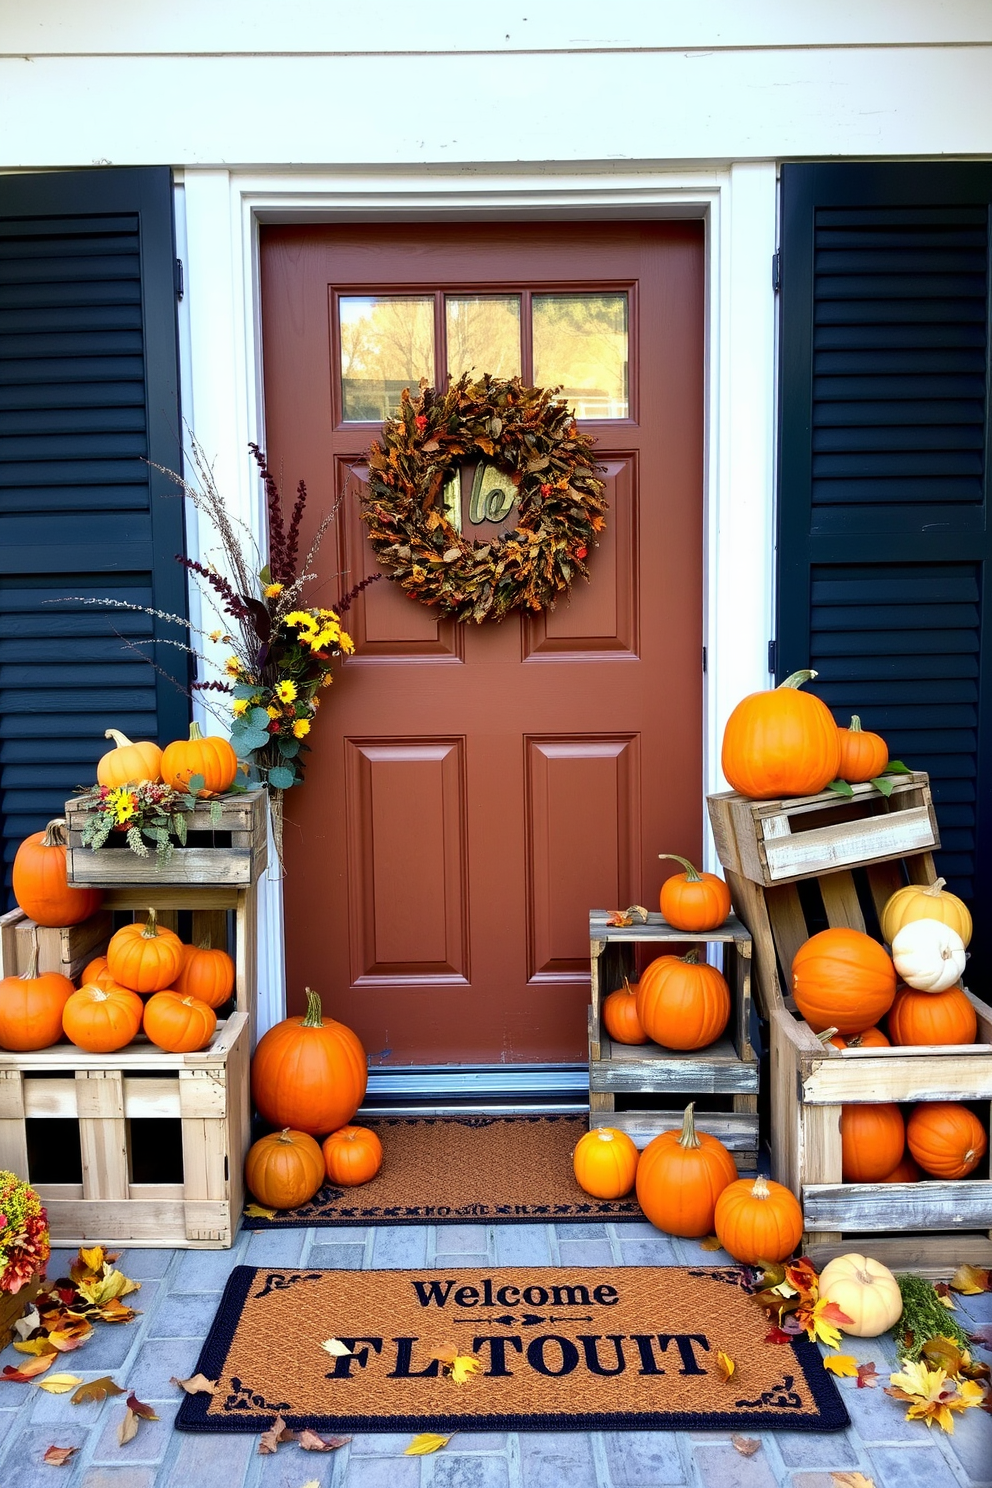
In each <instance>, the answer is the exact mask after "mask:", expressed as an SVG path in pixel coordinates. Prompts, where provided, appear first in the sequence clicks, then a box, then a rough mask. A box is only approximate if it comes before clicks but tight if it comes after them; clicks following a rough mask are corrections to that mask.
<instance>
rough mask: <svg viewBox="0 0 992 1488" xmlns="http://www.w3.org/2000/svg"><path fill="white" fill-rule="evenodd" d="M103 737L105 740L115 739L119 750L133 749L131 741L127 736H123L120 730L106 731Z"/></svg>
mask: <svg viewBox="0 0 992 1488" xmlns="http://www.w3.org/2000/svg"><path fill="white" fill-rule="evenodd" d="M103 737H104V738H105V739H113V741H114V744H115V745H116V746H117V748H118V749H130V747H131V740H130V739H129V738H128V736H127V734H122V733H121V731H120V729H104V731H103Z"/></svg>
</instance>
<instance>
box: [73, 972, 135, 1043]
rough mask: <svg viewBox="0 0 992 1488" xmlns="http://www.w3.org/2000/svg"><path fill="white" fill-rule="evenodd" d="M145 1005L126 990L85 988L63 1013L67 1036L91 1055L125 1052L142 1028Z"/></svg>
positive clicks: (117, 988)
mask: <svg viewBox="0 0 992 1488" xmlns="http://www.w3.org/2000/svg"><path fill="white" fill-rule="evenodd" d="M142 1011H143V1004H142V1001H141V998H140V997H139V996H138V995H137V993H136V992H129V991H128V989H127V988H126V987H97V986H83V987H80V989H79V991H78V992H73V994H72V996H71V997H70V998H69V1000H68V1001H67V1002H66V1005H65V1007H64V1009H63V1011H62V1027H63V1028H64V1029H65V1033H66V1037H67V1038H69V1039H71V1040H72V1042H73V1043H74V1044H76V1045H78V1047H79V1048H80V1049H86V1050H88V1052H89V1053H90V1054H113V1053H114V1051H115V1050H116V1049H123V1048H124V1046H125V1044H129V1043H130V1042H131V1040H132V1039H133V1038H134V1037H135V1036H136V1034H137V1032H138V1029H139V1028H140V1027H141V1014H142Z"/></svg>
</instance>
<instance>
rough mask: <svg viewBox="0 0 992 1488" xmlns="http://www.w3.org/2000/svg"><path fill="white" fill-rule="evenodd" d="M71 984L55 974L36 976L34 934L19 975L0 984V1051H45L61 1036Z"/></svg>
mask: <svg viewBox="0 0 992 1488" xmlns="http://www.w3.org/2000/svg"><path fill="white" fill-rule="evenodd" d="M74 990H75V989H74V988H73V985H72V983H71V982H70V980H69V978H68V977H66V976H63V975H62V973H61V972H58V971H45V972H42V974H41V976H39V975H38V932H37V931H35V932H34V934H33V935H32V942H31V956H30V959H29V960H28V969H27V971H26V972H25V973H24V975H23V976H8V977H4V979H3V981H2V982H0V1048H2V1049H12V1050H13V1051H14V1052H15V1053H27V1052H28V1051H29V1050H31V1049H47V1048H49V1047H50V1046H51V1045H52V1044H57V1043H58V1041H59V1039H60V1038H61V1037H62V1010H63V1008H64V1007H65V1005H66V1002H67V1001H68V1000H69V998H70V997H71V996H72V994H73V991H74Z"/></svg>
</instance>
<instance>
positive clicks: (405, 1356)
mask: <svg viewBox="0 0 992 1488" xmlns="http://www.w3.org/2000/svg"><path fill="white" fill-rule="evenodd" d="M767 1332H768V1321H767V1319H766V1318H765V1316H764V1314H763V1312H762V1311H761V1310H760V1308H758V1307H756V1306H755V1305H754V1303H753V1302H752V1301H750V1300H749V1298H748V1296H747V1295H746V1293H745V1292H744V1291H743V1290H742V1289H741V1287H740V1286H739V1284H738V1270H737V1268H736V1267H733V1266H731V1267H714V1268H712V1269H707V1268H689V1267H665V1268H660V1267H654V1266H651V1267H648V1266H641V1267H634V1266H630V1267H625V1266H616V1267H598V1266H597V1267H577V1268H575V1269H574V1270H573V1269H570V1268H567V1267H557V1268H556V1267H550V1266H519V1267H500V1268H492V1269H487V1270H474V1269H472V1270H469V1269H466V1270H464V1271H463V1270H458V1271H456V1272H455V1273H454V1274H446V1273H445V1272H443V1271H431V1272H420V1271H318V1270H314V1271H305V1270H296V1271H294V1270H268V1269H266V1268H264V1267H257V1268H256V1267H253V1266H238V1267H237V1268H236V1269H235V1271H233V1272H232V1274H231V1278H230V1280H229V1281H228V1284H227V1289H226V1290H225V1292H224V1295H223V1298H222V1300H221V1304H220V1307H219V1309H218V1312H217V1316H216V1318H215V1319H214V1322H213V1326H212V1328H211V1330H210V1334H209V1336H208V1338H207V1341H206V1343H205V1344H204V1346H203V1351H202V1353H201V1354H200V1358H199V1362H198V1363H197V1366H196V1367H197V1370H198V1371H199V1372H200V1373H201V1374H204V1375H206V1376H207V1378H208V1379H210V1380H216V1381H217V1389H216V1393H215V1394H213V1395H208V1394H199V1395H187V1396H185V1397H184V1399H183V1402H182V1405H181V1407H180V1410H179V1416H178V1419H177V1423H176V1424H177V1425H178V1426H180V1427H181V1428H182V1429H184V1430H187V1431H263V1430H266V1429H267V1428H268V1427H269V1426H270V1425H271V1424H272V1422H273V1420H274V1419H275V1417H276V1416H277V1415H281V1416H283V1417H284V1419H285V1420H286V1422H287V1424H288V1425H289V1426H291V1427H293V1428H294V1429H297V1430H302V1429H303V1428H305V1427H311V1428H312V1429H314V1430H317V1431H438V1432H450V1431H457V1430H476V1431H478V1430H483V1431H500V1430H518V1429H524V1430H527V1429H531V1430H551V1431H560V1430H562V1429H568V1430H571V1429H574V1430H580V1429H581V1430H591V1429H599V1428H651V1429H662V1430H667V1429H674V1428H680V1429H692V1430H708V1429H711V1428H716V1429H724V1430H726V1429H730V1430H737V1429H741V1430H743V1429H749V1430H755V1431H757V1430H766V1429H769V1428H771V1429H775V1428H781V1429H783V1430H787V1431H833V1430H836V1429H838V1428H840V1427H842V1426H846V1425H847V1424H848V1416H847V1412H846V1410H845V1409H844V1406H843V1404H842V1402H841V1399H840V1396H839V1394H838V1393H837V1389H836V1387H835V1385H834V1383H833V1381H832V1380H831V1379H830V1377H829V1375H828V1374H827V1372H826V1371H825V1369H824V1367H823V1362H822V1360H821V1358H820V1355H819V1352H818V1351H817V1349H816V1347H815V1346H814V1345H813V1344H812V1343H810V1342H809V1340H808V1339H807V1338H805V1337H803V1338H800V1339H796V1340H794V1341H793V1342H792V1343H789V1344H773V1343H766V1342H765V1341H764V1339H765V1335H766V1334H767ZM330 1339H337V1340H339V1342H340V1343H342V1344H344V1346H345V1348H347V1349H350V1350H351V1352H350V1353H348V1354H342V1355H340V1356H339V1357H332V1356H331V1354H329V1353H328V1352H327V1351H326V1350H325V1349H324V1348H323V1347H322V1345H323V1344H324V1343H325V1342H327V1341H328V1340H330ZM452 1345H453V1346H454V1350H455V1352H456V1353H458V1354H460V1355H465V1354H474V1355H475V1356H476V1357H477V1358H478V1360H479V1361H480V1363H481V1366H482V1367H481V1371H478V1372H475V1373H474V1374H473V1375H472V1377H471V1378H470V1379H469V1380H468V1381H467V1382H465V1383H456V1382H455V1380H454V1379H453V1378H452V1377H451V1375H450V1374H449V1373H448V1372H447V1371H446V1370H445V1368H443V1367H442V1365H441V1363H440V1362H439V1361H438V1360H437V1359H432V1355H433V1354H435V1353H445V1352H446V1351H447V1352H450V1350H451V1347H452ZM721 1353H722V1354H723V1355H725V1356H726V1359H729V1360H731V1361H732V1362H733V1365H734V1368H733V1371H732V1372H731V1373H730V1375H729V1378H725V1375H726V1373H727V1372H728V1371H727V1366H726V1361H724V1369H723V1371H722V1372H721V1369H720V1367H719V1363H718V1354H721Z"/></svg>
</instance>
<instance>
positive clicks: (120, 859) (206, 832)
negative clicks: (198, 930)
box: [65, 790, 268, 888]
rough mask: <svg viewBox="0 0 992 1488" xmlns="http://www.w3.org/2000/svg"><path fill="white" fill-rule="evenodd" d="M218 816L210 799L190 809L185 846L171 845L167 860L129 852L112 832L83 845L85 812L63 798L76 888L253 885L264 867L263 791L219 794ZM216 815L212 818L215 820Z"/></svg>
mask: <svg viewBox="0 0 992 1488" xmlns="http://www.w3.org/2000/svg"><path fill="white" fill-rule="evenodd" d="M217 804H218V805H219V807H220V811H219V814H216V813H214V814H212V811H211V803H210V802H209V801H198V802H197V804H196V807H195V808H194V810H193V812H192V821H190V824H189V831H188V834H187V840H186V846H185V847H176V848H175V849H174V851H173V853H172V856H171V858H170V859H169V861H168V862H167V863H160V862H159V860H158V859H157V858H156V856H155V853H154V852H153V851H150V852H149V856H148V857H147V858H139V857H138V856H137V854H136V853H133V852H131V850H130V848H129V847H128V846H127V843H126V842H125V840H124V835H123V834H122V833H121V834H117V833H113V832H112V833H111V834H110V837H109V839H108V840H107V842H106V844H105V845H104V846H103V847H101V848H100V849H99V850H98V851H97V852H94V851H93V849H92V848H90V847H84V846H83V840H82V830H83V825H84V822H85V815H86V813H85V810H84V808H83V807H82V805H81V804H80V802H79V801H78V800H72V801H67V802H66V807H65V815H66V822H67V824H68V828H69V846H68V850H67V853H66V864H67V872H68V879H69V882H70V884H72V885H73V886H74V887H77V888H105V887H108V886H110V885H122V884H126V885H132V884H149V885H151V886H155V887H159V886H161V885H163V884H185V885H193V884H211V885H214V884H252V883H255V882H256V880H257V879H258V877H259V875H260V874H261V873H262V871H263V870H264V868H265V862H266V846H267V840H268V839H267V831H268V824H267V820H266V812H267V809H268V803H267V801H266V793H265V791H264V790H251V791H244V792H242V793H240V794H238V795H234V796H222V797H219V798H218V803H217ZM214 816H216V819H214Z"/></svg>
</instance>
